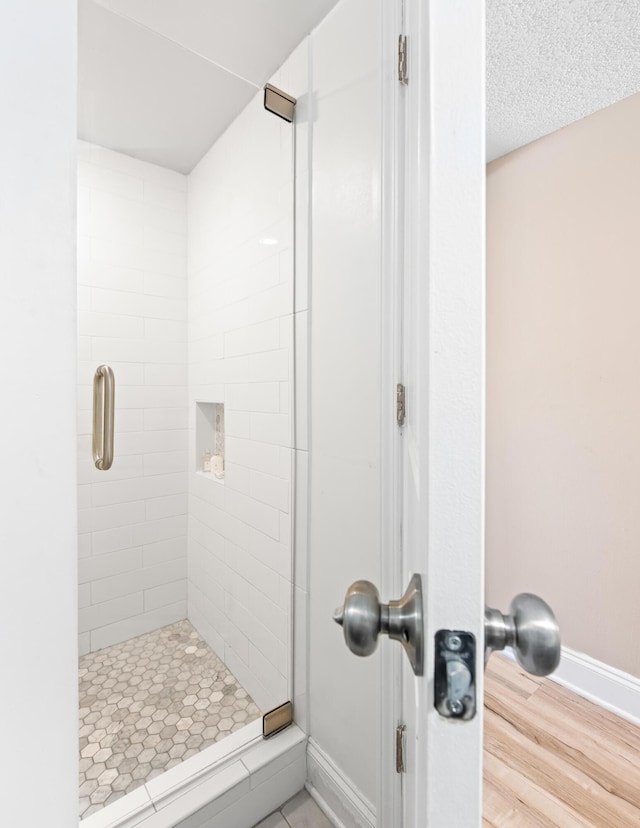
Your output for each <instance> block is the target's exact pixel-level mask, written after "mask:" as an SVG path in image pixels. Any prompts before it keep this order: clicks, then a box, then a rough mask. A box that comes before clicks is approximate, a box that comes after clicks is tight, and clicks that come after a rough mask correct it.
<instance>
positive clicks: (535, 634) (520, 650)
mask: <svg viewBox="0 0 640 828" xmlns="http://www.w3.org/2000/svg"><path fill="white" fill-rule="evenodd" d="M484 618H485V620H484V655H485V659H484V660H485V664H486V663H487V659H488V658H489V656H490V655H491V653H492V652H493V651H494V650H504V648H505V647H511V648H512V649H513V651H514V653H515V655H516V658H517V660H518V663H519V664H520V666H521V667H523V668H524V669H525V670H526V671H527V672H528V673H532V674H533V675H534V676H548V675H549V673H553V671H554V670H555V669H556V667H557V666H558V664H559V663H560V628H559V627H558V622H557V621H556V617H555V615H554V614H553V611H552V610H551V607H550V606H549V605H548V604H547V603H546V602H545V601H543V600H542V598H538V596H537V595H532V594H531V593H529V592H522V593H520V595H516V597H515V598H514V599H513V601H512V602H511V605H510V607H509V615H503V614H502V613H501V612H500V610H496V609H491V608H490V607H487V608H486V609H485V614H484Z"/></svg>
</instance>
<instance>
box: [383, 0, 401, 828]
mask: <svg viewBox="0 0 640 828" xmlns="http://www.w3.org/2000/svg"><path fill="white" fill-rule="evenodd" d="M381 15H382V19H381V35H382V37H381V42H382V54H381V62H382V63H381V65H382V71H381V84H382V89H381V95H382V120H381V129H382V142H381V143H382V157H381V188H382V189H381V242H382V250H381V267H382V272H381V302H380V307H381V319H380V325H381V335H380V342H381V349H380V388H381V411H380V422H381V433H380V505H381V508H380V574H379V584H380V594H381V597H382V600H383V601H385V602H386V601H388V600H390V599H395V598H399V597H400V596H401V595H402V594H403V593H404V589H405V587H406V584H403V583H402V580H403V576H402V548H401V505H402V488H401V484H402V476H401V471H402V444H401V432H400V429H399V427H398V424H397V421H396V385H397V383H399V382H402V379H401V374H402V282H403V257H404V241H403V224H404V222H403V210H404V120H405V105H406V104H405V101H406V88H405V86H404V85H402V84H401V83H400V82H399V79H398V71H397V66H398V38H399V36H400V34H401V33H404V0H395V1H394V2H383V3H382V4H381ZM402 658H403V654H402V650H401V648H400V647H397V646H396V645H395V644H390V642H384V644H383V646H382V647H381V648H380V660H379V664H380V673H379V675H380V722H379V727H380V785H379V786H378V801H377V803H376V813H377V822H378V825H379V826H385V828H386V826H389V828H395V827H396V826H397V828H400V826H401V825H402V794H403V791H402V788H403V785H402V782H403V780H402V775H401V774H398V773H397V771H396V757H395V751H396V728H397V727H398V725H400V724H401V723H402V721H403V718H402Z"/></svg>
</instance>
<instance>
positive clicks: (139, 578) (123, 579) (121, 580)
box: [91, 558, 187, 626]
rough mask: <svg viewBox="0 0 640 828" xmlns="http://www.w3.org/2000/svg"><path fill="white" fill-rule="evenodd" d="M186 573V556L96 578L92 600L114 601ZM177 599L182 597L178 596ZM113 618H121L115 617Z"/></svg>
mask: <svg viewBox="0 0 640 828" xmlns="http://www.w3.org/2000/svg"><path fill="white" fill-rule="evenodd" d="M186 575H187V562H186V560H185V559H184V558H179V559H176V560H175V561H168V562H167V563H163V564H159V565H158V566H150V567H144V568H140V569H136V570H135V571H133V572H127V573H126V574H124V575H115V576H112V577H110V578H102V579H98V580H94V581H92V582H91V600H92V603H93V604H99V603H102V602H103V601H112V600H115V599H116V598H119V597H122V596H124V595H131V594H133V593H139V592H142V591H143V590H145V589H151V588H152V587H157V586H160V585H161V584H168V583H172V582H174V581H179V580H181V579H186ZM183 597H184V596H183ZM176 600H180V599H179V598H177V599H176ZM167 603H173V602H167ZM145 609H153V607H145ZM113 620H114V621H116V620H120V619H115V618H114V619H113ZM107 623H111V622H107ZM96 626H102V625H96Z"/></svg>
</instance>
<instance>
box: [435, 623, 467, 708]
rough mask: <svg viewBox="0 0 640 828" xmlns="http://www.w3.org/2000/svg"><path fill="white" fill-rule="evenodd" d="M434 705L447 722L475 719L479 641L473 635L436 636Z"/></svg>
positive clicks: (446, 633) (449, 632) (446, 632)
mask: <svg viewBox="0 0 640 828" xmlns="http://www.w3.org/2000/svg"><path fill="white" fill-rule="evenodd" d="M435 644H436V664H435V674H434V705H435V707H436V710H437V711H438V713H439V714H440V715H441V716H444V717H445V718H447V719H463V720H469V719H473V717H474V716H475V714H476V666H475V665H476V639H475V637H474V636H473V635H472V634H471V633H469V632H459V631H456V630H438V632H437V633H436V640H435Z"/></svg>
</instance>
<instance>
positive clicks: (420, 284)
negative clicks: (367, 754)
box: [312, 0, 485, 828]
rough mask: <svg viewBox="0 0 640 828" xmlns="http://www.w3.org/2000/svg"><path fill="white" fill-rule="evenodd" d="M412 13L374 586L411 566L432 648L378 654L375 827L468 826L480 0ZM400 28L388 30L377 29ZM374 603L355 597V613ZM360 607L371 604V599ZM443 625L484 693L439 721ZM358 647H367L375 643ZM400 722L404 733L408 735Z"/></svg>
mask: <svg viewBox="0 0 640 828" xmlns="http://www.w3.org/2000/svg"><path fill="white" fill-rule="evenodd" d="M402 14H403V18H404V19H403V21H402V24H401V25H402V27H403V30H404V32H405V33H406V35H407V75H408V83H407V84H406V85H405V84H403V85H400V86H398V79H397V78H395V77H394V78H392V79H391V84H395V91H394V87H392V86H390V85H389V78H388V77H386V74H385V73H384V72H383V76H382V85H383V96H382V100H383V112H384V117H385V118H386V119H387V121H388V123H387V124H386V125H385V126H384V127H383V152H382V157H383V176H382V180H383V186H382V191H383V194H385V196H386V197H385V198H383V204H382V234H383V245H382V248H383V257H382V269H381V273H382V275H381V287H382V291H381V296H382V313H381V320H382V321H381V336H380V340H381V349H380V353H381V354H382V367H381V383H380V390H381V395H382V399H383V402H382V406H381V423H380V429H381V433H382V440H381V444H382V450H381V458H380V469H381V486H380V497H381V511H382V522H381V538H380V540H381V554H380V559H381V560H380V575H379V581H378V583H377V584H376V586H378V587H379V588H380V594H381V601H383V602H385V603H386V602H388V601H389V599H399V598H400V597H401V595H402V593H403V592H404V589H405V587H407V586H408V584H409V582H410V579H411V578H412V576H413V575H414V574H418V575H420V576H421V579H422V591H423V601H424V625H423V635H424V638H423V642H424V653H423V668H422V670H421V671H419V672H421V674H420V675H415V673H414V670H413V668H412V666H411V664H410V662H409V658H408V657H407V655H406V654H405V653H404V652H403V649H402V648H401V647H400V645H399V644H397V643H394V642H389V641H383V643H382V646H381V648H380V650H381V657H380V664H381V668H382V669H381V672H380V683H381V687H380V694H381V707H382V713H381V733H380V757H381V764H380V786H379V796H378V801H377V815H378V816H377V821H376V822H377V825H378V826H380V828H399V826H402V827H403V828H474V827H475V826H480V824H481V820H482V806H481V803H482V679H483V643H484V632H483V630H484V584H483V573H484V552H483V541H484V526H483V522H484V498H483V490H484V462H483V461H484V457H483V447H484V391H483V389H484V168H485V158H484V118H485V112H484V4H483V3H482V2H477V3H469V2H466V1H465V0H447V2H442V0H432V1H431V2H424V0H405V2H404V3H403V8H402ZM388 22H389V24H390V25H392V21H388ZM384 28H387V27H384V26H383V29H384ZM390 34H391V31H389V30H388V31H383V38H385V37H389V35H390ZM383 59H384V49H383ZM389 122H390V123H391V126H390V125H389ZM394 123H395V128H394V126H393V124H394ZM390 180H392V181H393V184H392V185H388V186H386V188H385V186H384V182H385V181H387V182H389V181H390ZM314 278H315V274H314ZM361 324H364V321H362V322H361ZM354 336H355V334H354ZM398 382H400V383H401V384H403V385H404V386H405V389H406V415H405V421H404V424H403V425H402V426H401V427H399V426H398V425H397V424H396V422H395V406H394V405H392V401H393V402H395V399H394V394H395V390H396V383H398ZM312 423H313V420H312ZM312 428H313V425H312ZM312 502H313V500H312ZM358 574H359V575H360V577H361V578H367V577H370V576H368V575H367V573H365V572H361V573H358ZM346 586H348V584H345V587H346ZM362 589H364V588H362ZM356 591H357V590H356ZM354 595H355V593H354ZM370 598H371V596H370V595H369V596H368V597H366V598H362V593H360V594H359V595H356V596H355V597H354V598H353V602H354V603H353V606H354V608H355V602H356V601H360V600H362V601H364V602H365V603H366V601H367V600H369V599H370ZM357 611H358V612H364V611H366V607H365V604H364V603H363V604H361V605H359V607H358V609H357ZM355 614H356V612H355V611H354V616H353V617H354V618H355ZM344 623H345V625H346V623H347V619H345V622H344ZM439 630H449V631H459V632H462V633H467V634H469V637H470V638H469V640H471V637H473V639H474V640H475V651H472V649H470V648H469V646H468V645H467V643H466V642H467V639H465V638H464V636H463V637H462V640H463V641H464V642H465V648H464V649H465V653H464V654H465V656H468V655H469V653H472V662H473V665H474V666H475V685H474V687H473V688H471V690H470V691H469V692H466V693H465V698H466V699H468V698H469V697H475V714H474V715H471V707H472V705H469V702H468V701H466V702H465V704H466V706H467V708H468V710H467V711H466V712H467V713H468V714H469V715H466V714H465V715H464V716H462V717H452V718H450V717H445V716H442V715H441V714H440V713H439V712H438V711H437V710H436V708H435V706H434V665H435V635H436V633H437V632H438V631H439ZM347 637H348V636H347ZM360 644H362V648H363V649H366V647H367V642H366V641H364V643H363V642H360ZM354 646H355V648H356V649H357V647H358V642H354ZM352 676H353V674H352ZM351 680H352V681H353V678H352V679H351ZM360 691H361V694H362V697H363V698H366V697H367V695H369V696H370V694H371V693H372V692H373V689H372V687H371V674H370V672H369V671H367V672H365V670H364V669H363V670H362V678H361V687H360ZM399 724H400V725H402V724H404V726H405V729H404V731H403V732H402V731H401V732H400V734H398V731H397V730H396V728H397V726H398V725H399ZM396 735H399V739H400V744H402V742H403V743H404V747H403V757H402V756H401V757H399V758H400V760H401V762H402V761H403V763H404V772H402V773H400V774H398V773H397V770H399V769H397V768H396V763H395V762H394V761H392V760H393V759H394V758H395V748H396V743H395V738H396Z"/></svg>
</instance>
